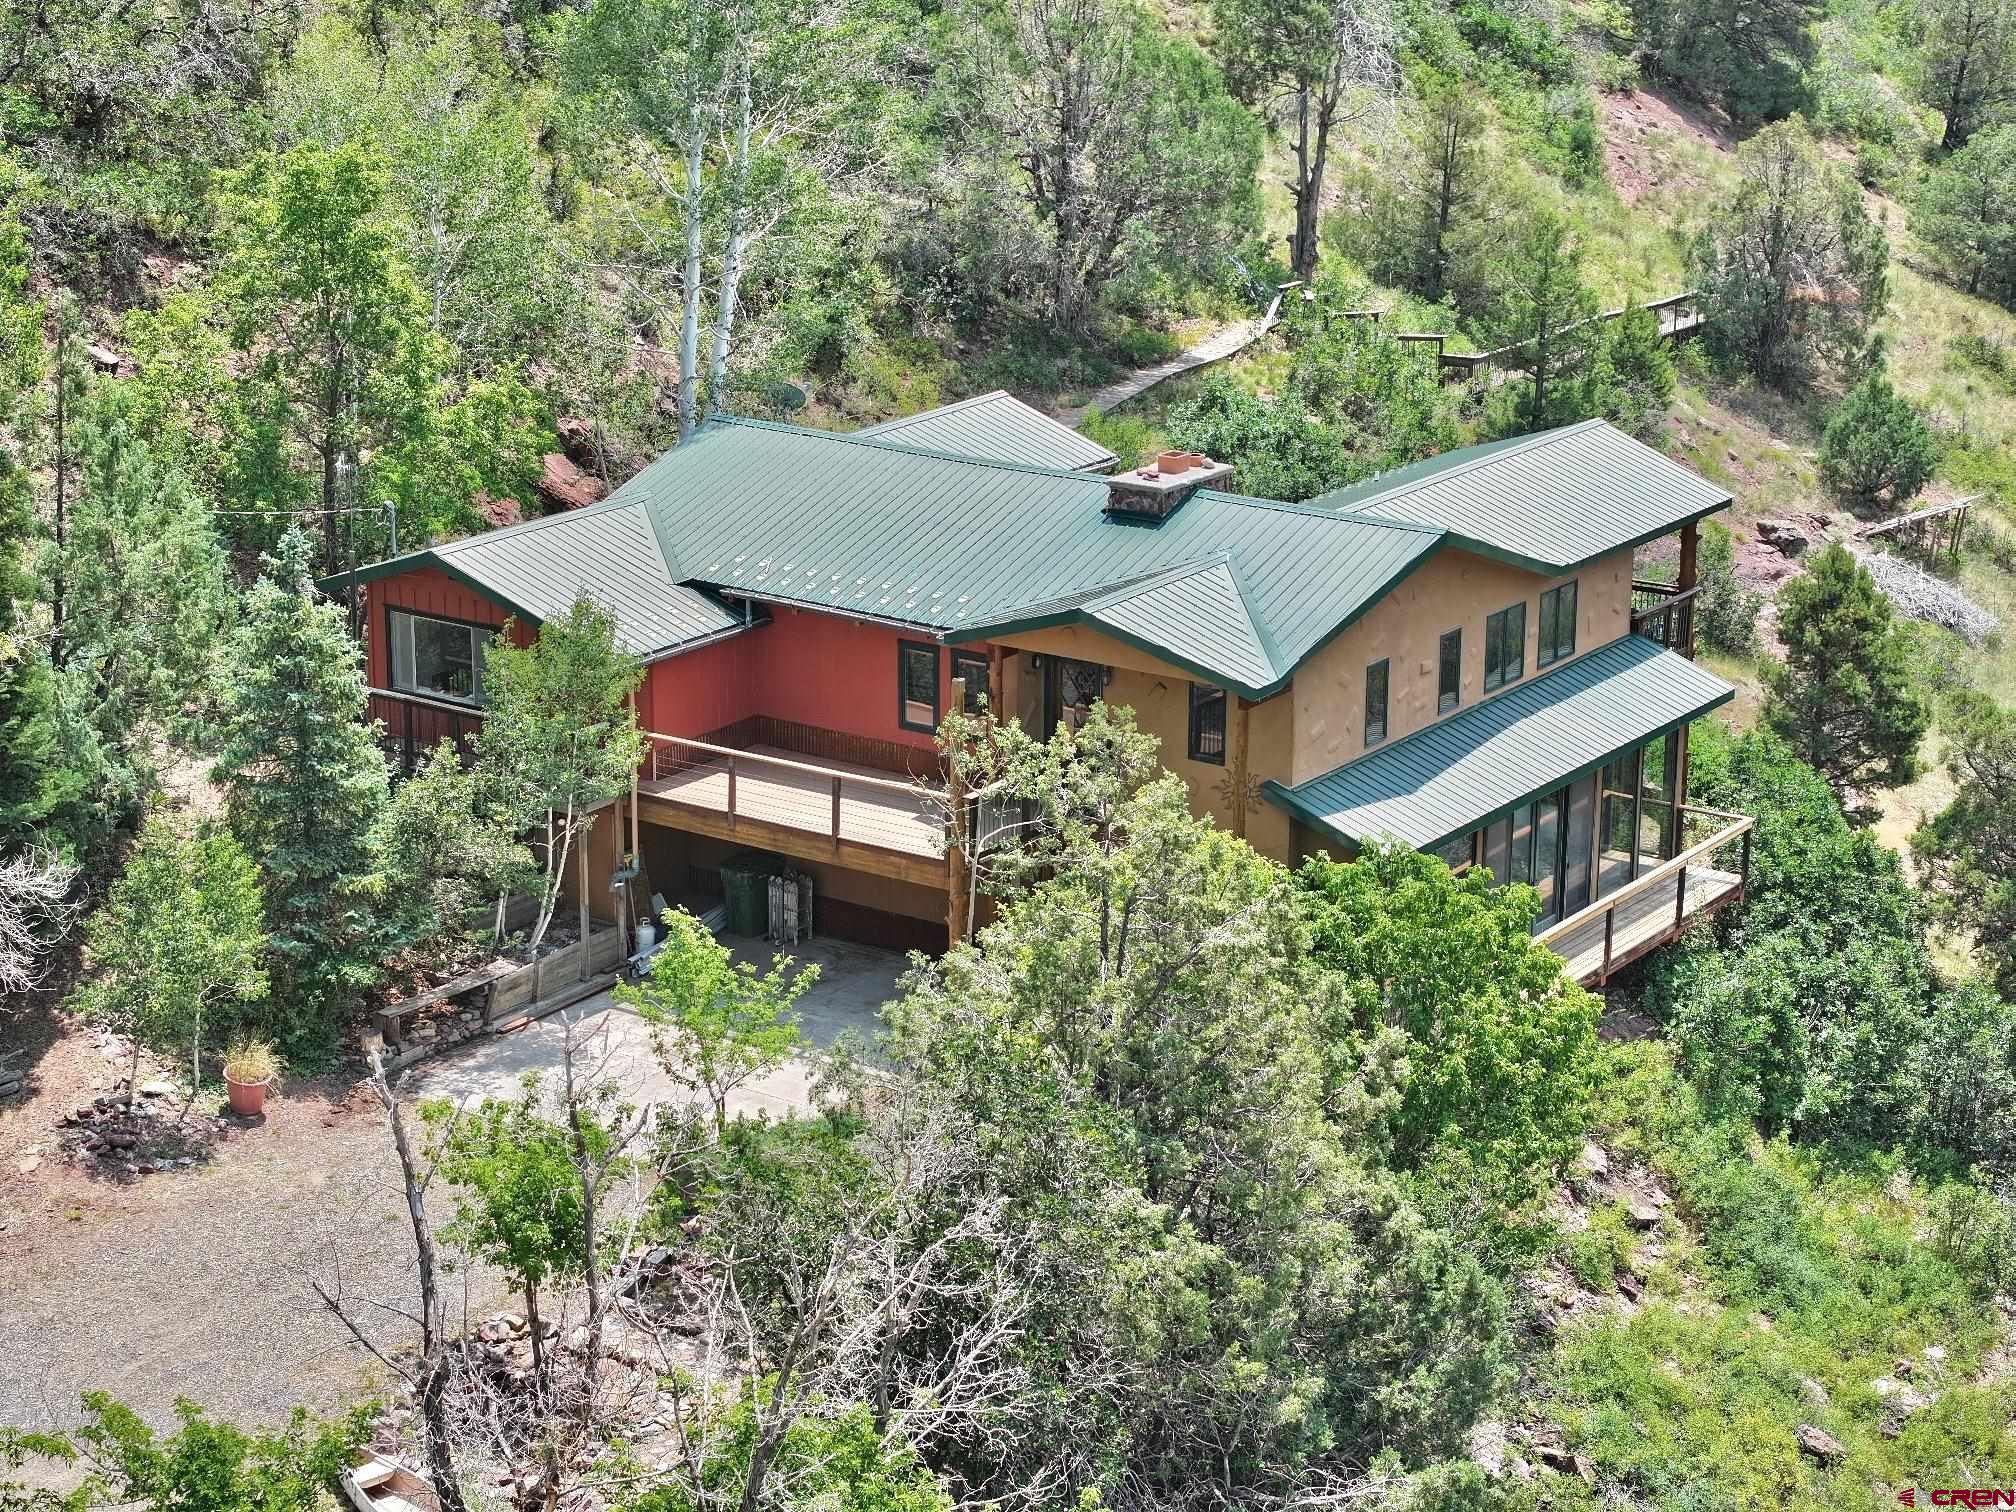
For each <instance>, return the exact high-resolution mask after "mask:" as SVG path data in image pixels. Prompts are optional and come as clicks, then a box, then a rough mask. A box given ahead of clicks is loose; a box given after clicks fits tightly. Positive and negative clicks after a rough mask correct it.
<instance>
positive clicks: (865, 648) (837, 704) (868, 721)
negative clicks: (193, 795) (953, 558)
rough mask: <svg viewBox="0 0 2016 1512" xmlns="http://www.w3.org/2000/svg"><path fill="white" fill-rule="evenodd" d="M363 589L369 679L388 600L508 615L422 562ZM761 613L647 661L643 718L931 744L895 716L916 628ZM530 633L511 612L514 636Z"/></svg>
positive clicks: (379, 677)
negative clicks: (899, 673) (762, 617)
mask: <svg viewBox="0 0 2016 1512" xmlns="http://www.w3.org/2000/svg"><path fill="white" fill-rule="evenodd" d="M365 592H366V603H365V626H366V630H365V639H366V643H367V646H368V654H369V672H370V680H371V686H372V687H374V688H389V687H390V686H391V685H392V684H391V681H390V679H391V667H390V666H389V665H388V663H387V652H386V646H385V610H386V608H387V607H388V606H392V607H397V608H400V609H410V610H412V611H414V612H415V613H417V614H433V615H439V616H440V617H441V618H443V619H453V620H466V621H469V622H471V623H473V624H479V625H501V624H503V623H504V621H505V620H506V619H508V618H510V611H509V610H507V609H505V607H504V606H503V605H502V604H499V603H497V602H495V601H494V600H492V599H487V598H485V597H483V596H482V595H481V594H479V593H477V592H476V591H475V590H474V589H472V588H469V587H467V586H466V585H465V584H463V583H460V582H458V581H456V580H455V579H454V578H452V577H450V576H448V574H447V573H445V572H442V571H440V570H438V569H436V568H432V567H422V568H417V569H415V570H414V571H412V572H405V573H401V574H400V575H399V576H397V577H389V578H380V579H379V580H378V581H377V582H374V583H371V584H370V585H368V587H367V588H366V590H365ZM771 616H772V618H771V623H769V624H768V625H759V626H757V627H756V628H755V629H753V630H748V631H745V632H744V633H742V634H740V635H734V636H730V637H729V638H728V639H726V640H723V641H717V642H715V643H714V644H713V645H709V646H702V647H700V648H699V649H697V650H694V651H687V652H684V653H682V654H681V655H678V656H671V657H667V658H666V659H665V660H663V661H659V662H654V663H652V665H651V666H650V667H649V668H648V669H647V671H646V673H645V680H644V687H643V689H642V691H641V692H640V694H639V697H638V717H639V719H640V721H641V722H642V724H643V725H644V728H645V729H647V730H652V731H655V732H657V733H658V734H661V735H684V736H686V737H687V738H688V739H694V738H697V737H699V736H702V735H705V734H707V733H708V732H709V731H710V730H720V729H724V728H726V727H727V726H729V725H732V724H734V723H735V722H736V721H738V720H741V719H747V718H749V717H751V716H753V715H757V714H767V715H770V716H771V717H772V718H775V719H784V720H790V721H792V722H793V723H797V724H806V725H815V726H817V727H819V728H820V729H826V730H837V731H839V732H841V733H842V734H846V735H858V736H862V737H864V738H867V739H870V740H887V741H891V742H893V743H895V744H897V745H902V746H909V747H913V748H915V749H917V750H930V749H931V744H932V742H931V736H930V735H928V734H926V733H924V732H923V731H920V730H906V729H904V728H903V727H902V726H901V725H900V724H899V723H898V722H897V706H896V645H897V642H898V641H902V640H923V639H925V637H924V636H923V635H921V634H917V635H911V634H906V633H905V632H903V631H899V630H896V629H893V628H891V627H889V626H886V625H871V624H864V623H862V622H860V621H858V620H850V619H843V618H841V617H840V616H838V615H832V614H819V613H816V612H814V611H811V610H805V609H790V608H784V607H781V606H779V607H776V608H773V609H772V610H771ZM531 635H532V632H531V630H530V628H529V627H528V626H526V625H524V624H523V623H522V622H521V623H520V624H519V626H518V636H517V639H518V640H519V642H520V644H524V643H526V642H528V641H529V640H530V639H531ZM972 649H975V650H984V648H983V647H974V648H972ZM951 700H952V651H951V648H950V647H946V646H940V647H939V648H938V707H939V712H940V713H941V714H942V713H943V712H944V711H945V710H946V709H948V708H950V707H951Z"/></svg>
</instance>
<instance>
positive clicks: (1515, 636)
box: [1484, 599, 1526, 693]
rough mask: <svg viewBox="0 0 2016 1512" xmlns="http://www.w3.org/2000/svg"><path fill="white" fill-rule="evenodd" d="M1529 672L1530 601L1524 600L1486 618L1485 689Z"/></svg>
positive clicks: (1508, 681) (1513, 679)
mask: <svg viewBox="0 0 2016 1512" xmlns="http://www.w3.org/2000/svg"><path fill="white" fill-rule="evenodd" d="M1525 675H1526V602H1525V600H1523V599H1522V600H1520V601H1519V602H1518V603H1516V604H1513V605H1512V606H1511V607H1509V608H1506V609H1500V610H1499V611H1498V612H1497V613H1496V614H1494V615H1492V616H1491V617H1490V618H1489V619H1487V620H1486V621H1484V691H1485V692H1487V693H1488V692H1490V691H1491V690H1492V689H1493V688H1502V687H1504V686H1505V684H1507V683H1510V682H1517V681H1519V679H1520V678H1522V677H1524V676H1525Z"/></svg>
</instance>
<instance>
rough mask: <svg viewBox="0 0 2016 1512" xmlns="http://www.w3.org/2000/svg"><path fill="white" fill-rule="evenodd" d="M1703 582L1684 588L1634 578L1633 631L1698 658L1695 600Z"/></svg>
mask: <svg viewBox="0 0 2016 1512" xmlns="http://www.w3.org/2000/svg"><path fill="white" fill-rule="evenodd" d="M1700 592H1701V585H1700V584H1699V583H1696V584H1695V585H1694V586H1693V587H1692V588H1681V587H1678V586H1676V585H1675V584H1672V583H1652V582H1647V581H1646V580H1644V579H1643V578H1633V579H1632V580H1631V633H1632V634H1633V635H1642V636H1644V637H1645V638H1646V639H1647V640H1652V641H1657V642H1658V643H1659V644H1660V645H1662V646H1664V647H1665V648H1666V649H1667V650H1669V651H1677V652H1679V653H1680V655H1682V656H1684V657H1686V658H1687V659H1688V660H1689V661H1692V660H1693V659H1694V603H1695V599H1696V598H1697V597H1698V596H1699V594H1700Z"/></svg>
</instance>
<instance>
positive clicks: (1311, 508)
mask: <svg viewBox="0 0 2016 1512" xmlns="http://www.w3.org/2000/svg"><path fill="white" fill-rule="evenodd" d="M981 397H982V398H983V399H988V400H990V401H991V400H993V399H994V398H996V397H997V396H988V395H983V396H981ZM1008 402H1009V403H1010V404H1015V403H1016V402H1015V401H1013V400H1010V401H1008ZM1017 407H1018V408H1019V409H1021V410H1023V411H1026V412H1027V414H1028V415H1029V416H1031V417H1033V418H1034V419H1035V420H1038V421H1041V422H1042V425H1044V426H1047V427H1050V428H1051V430H1053V431H1062V427H1060V426H1057V425H1056V423H1055V422H1054V421H1050V420H1048V419H1046V418H1045V417H1043V416H1040V415H1037V414H1036V413H1035V411H1033V410H1028V408H1027V406H1019V405H1018V406H1017ZM959 408H960V406H948V407H947V409H946V410H944V411H934V412H932V414H931V415H928V416H916V417H912V419H913V420H915V421H918V422H920V425H918V426H913V427H911V428H909V429H907V430H906V429H902V428H900V427H901V426H903V425H904V424H905V422H897V426H898V427H899V428H897V429H896V431H895V434H896V435H897V436H898V437H899V438H900V439H893V440H892V439H889V438H888V436H889V429H890V428H888V427H877V428H875V429H876V431H877V434H872V435H869V434H860V433H856V434H853V435H846V434H840V433H836V432H832V431H819V430H808V429H805V428H802V427H798V426H791V425H780V424H775V423H772V422H768V421H760V420H740V419H733V418H727V417H722V418H717V419H715V420H712V421H710V422H708V423H707V424H706V425H704V426H703V427H701V429H700V430H699V431H698V432H696V433H695V434H694V436H693V437H692V438H691V439H690V440H688V441H687V442H686V443H685V444H684V445H682V446H679V447H677V448H675V449H673V450H672V451H669V452H667V453H665V454H664V455H663V456H661V457H660V458H658V459H657V460H656V461H655V462H653V463H652V464H651V465H650V466H649V467H647V468H645V469H644V471H643V472H641V473H639V474H638V475H637V476H636V477H634V478H632V479H631V480H630V481H629V482H628V483H626V484H625V485H624V486H623V487H622V488H621V489H619V490H618V491H617V492H616V494H615V496H614V497H613V498H610V499H607V500H605V501H603V502H602V503H601V504H598V505H595V506H593V507H592V508H589V509H584V510H577V511H574V512H572V513H570V514H564V515H556V516H552V517H550V518H547V519H543V520H535V521H532V522H530V523H528V524H525V525H519V526H513V527H511V528H510V529H507V530H499V531H492V532H490V533H488V534H485V535H480V536H473V537H470V538H469V539H467V540H462V541H456V542H452V543H450V544H447V545H443V546H436V547H431V548H429V549H427V550H425V551H418V552H412V553H409V554H408V555H406V556H403V557H399V558H395V559H394V560H392V561H389V562H381V563H378V564H376V565H375V566H372V567H367V568H364V569H362V570H360V571H359V572H357V573H356V574H355V575H354V576H355V579H356V580H357V581H369V580H371V579H374V578H379V577H384V576H387V575H389V574H392V573H396V572H403V571H407V570H409V569H411V568H413V567H417V566H426V565H431V566H437V567H439V568H441V569H442V570H444V571H446V572H449V573H451V574H453V575H454V576H456V577H458V578H460V579H462V580H463V581H464V582H466V583H468V584H470V585H471V586H472V587H474V588H476V589H478V590H479V591H481V592H483V593H485V594H488V595H489V596H491V597H492V598H494V599H497V600H498V601H500V602H502V603H503V604H505V605H506V606H508V607H509V608H511V609H513V610H515V611H516V612H518V613H519V614H521V615H523V616H525V617H527V618H529V619H532V620H535V621H537V620H543V619H546V618H548V617H550V616H552V615H554V614H557V613H560V612H562V611H564V610H565V609H566V608H567V607H568V606H569V605H570V604H572V603H573V601H574V600H575V598H576V597H577V596H579V595H581V594H583V593H587V594H589V595H591V596H593V597H595V598H596V599H598V600H600V601H601V602H603V603H605V604H607V605H609V606H610V607H611V608H612V609H613V610H614V611H615V613H616V615H617V619H618V633H619V636H620V638H621V640H622V642H623V644H624V646H625V647H626V648H627V649H629V650H631V651H633V652H635V653H636V654H638V655H642V656H645V657H655V656H662V655H666V654H669V653H670V652H672V651H675V650H678V649H680V648H681V647H684V646H689V645H693V644H696V643H699V642H701V641H705V640H707V639H710V638H713V637H716V636H720V635H728V634H733V633H734V632H735V631H736V630H737V629H738V628H741V627H742V626H743V625H744V624H746V620H744V619H739V618H738V617H737V611H736V610H735V609H733V608H731V607H729V606H728V605H726V604H724V603H723V602H722V601H721V599H720V598H719V597H717V595H718V594H727V595H731V596H734V597H737V598H741V599H753V600H756V601H758V602H771V601H776V602H783V603H792V604H800V605H803V606H805V607H808V608H813V609H823V610H827V611H830V612H833V613H838V614H846V615H853V616H857V617H862V618H869V619H877V620H883V621H888V622H892V623H896V624H901V625H904V626H909V627H914V628H916V629H918V630H920V631H924V632H929V633H932V634H935V635H937V636H938V637H939V638H940V639H942V640H945V641H950V642H960V641H974V640H981V639H985V638H987V637H988V636H994V635H1006V634H1011V633H1013V632H1015V631H1017V630H1029V629H1035V628H1039V627H1042V626H1048V625H1062V624H1084V625H1091V626H1095V627H1097V628H1098V629H1100V630H1101V631H1102V632H1104V633H1106V634H1108V635H1112V636H1115V637H1117V638H1119V639H1120V640H1123V641H1125V642H1127V643H1129V644H1131V645H1135V646H1138V647H1140V648H1141V649H1143V650H1146V651H1149V652H1151V653H1152V654H1154V655H1156V656H1159V657H1161V658H1162V659H1164V660H1166V661H1168V662H1171V663H1172V664H1174V665H1176V666H1179V667H1182V668H1184V669H1186V670H1188V671H1190V672H1192V673H1194V674H1195V675H1197V676H1198V677H1200V678H1204V679H1208V680H1210V681H1213V682H1216V683H1218V684H1220V685H1221V686H1224V687H1227V688H1230V689H1232V690H1234V691H1236V692H1239V693H1242V694H1244V695H1246V696H1247V697H1250V698H1265V697H1268V696H1270V695H1272V694H1273V693H1276V692H1278V691H1279V690H1280V689H1281V688H1282V687H1283V686H1285V684H1286V683H1287V681H1288V679H1289V678H1290V677H1291V676H1292V675H1293V673H1294V670H1295V668H1296V667H1297V666H1298V665H1299V664H1300V663H1301V662H1302V660H1303V659H1304V658H1305V657H1307V656H1308V655H1309V654H1310V653H1311V652H1312V651H1314V650H1316V649H1317V648H1318V647H1319V646H1321V645H1322V644H1323V643H1324V642H1325V641H1327V640H1328V639H1329V638H1330V637H1332V636H1333V635H1335V634H1337V632H1338V631H1340V630H1342V629H1343V628H1344V627H1345V626H1347V625H1349V624H1351V623H1352V622H1353V621H1354V620H1356V619H1357V618H1358V617H1359V616H1360V615H1362V614H1363V613H1364V612H1365V611H1366V610H1367V609H1369V608H1370V607H1371V606H1372V605H1373V604H1375V603H1377V602H1378V600H1379V599H1380V598H1381V597H1382V596H1383V595H1384V594H1385V593H1386V592H1388V591H1389V590H1390V589H1391V588H1392V587H1393V585H1394V584H1395V583H1397V582H1399V581H1400V580H1401V579H1402V578H1403V577H1405V576H1406V575H1407V574H1408V573H1409V572H1411V571H1412V570H1413V569H1414V568H1415V567H1416V566H1418V565H1419V564H1420V563H1421V562H1422V561H1423V560H1424V559H1426V557H1427V556H1428V555H1429V554H1430V553H1432V552H1433V551H1434V550H1435V549H1436V548H1437V547H1438V546H1441V545H1444V544H1456V545H1463V546H1468V547H1471V548H1472V549H1478V550H1485V551H1488V552H1491V553H1492V554H1495V555H1499V556H1502V557H1506V558H1508V559H1510V560H1514V561H1520V562H1524V563H1528V564H1530V565H1534V566H1537V567H1539V568H1541V569H1542V570H1549V571H1552V570H1562V569H1565V568H1566V567H1567V566H1568V565H1570V564H1572V563H1573V562H1575V561H1580V560H1584V559H1586V558H1588V557H1592V556H1599V555H1602V554H1604V553H1605V552H1608V551H1611V550H1615V549H1617V548H1618V547H1619V546H1620V545H1622V544H1625V541H1626V538H1635V537H1637V536H1640V535H1642V536H1649V535H1654V534H1658V533H1660V531H1661V530H1664V529H1670V528H1672V527H1673V525H1674V524H1675V523H1677V522H1678V521H1679V520H1681V519H1684V518H1688V517H1690V516H1689V515H1688V511H1689V510H1690V509H1691V510H1694V511H1695V512H1696V513H1699V512H1701V510H1702V509H1703V508H1720V507H1721V506H1722V504H1723V503H1726V502H1727V499H1728V495H1727V494H1725V493H1722V492H1721V491H1720V490H1717V489H1715V488H1714V487H1713V486H1712V485H1710V484H1707V483H1705V482H1703V481H1702V480H1700V479H1698V478H1695V477H1694V476H1693V475H1692V474H1690V473H1688V472H1687V471H1686V470H1685V469H1684V468H1681V467H1679V466H1678V465H1677V464H1675V463H1672V462H1669V461H1667V460H1666V459H1665V458H1663V457H1660V456H1659V455H1658V454H1657V453H1656V452H1652V451H1651V450H1649V449H1648V448H1646V447H1643V446H1640V445H1638V443H1636V442H1634V441H1631V440H1629V438H1627V437H1624V436H1622V435H1621V434H1619V433H1617V432H1615V431H1612V430H1610V429H1609V427H1608V426H1605V425H1603V424H1602V422H1600V421H1598V422H1591V423H1589V424H1587V425H1582V426H1571V427H1569V428H1568V429H1566V430H1563V431H1555V432H1549V433H1547V434H1546V435H1542V436H1534V437H1523V438H1520V439H1518V440H1516V441H1508V442H1494V443H1492V444H1491V445H1489V446H1484V447H1472V448H1469V449H1468V450H1465V451H1462V452H1452V453H1450V454H1448V455H1447V456H1444V457H1438V458H1435V459H1433V460H1432V461H1431V462H1427V463H1417V464H1415V465H1414V466H1412V467H1409V468H1406V469H1403V470H1401V471H1400V472H1398V473H1392V474H1388V475H1387V476H1386V478H1384V479H1382V480H1379V481H1378V482H1376V483H1375V484H1370V485H1361V487H1360V488H1358V489H1353V490H1343V491H1340V492H1339V493H1337V494H1333V495H1329V496H1326V498H1325V499H1324V500H1320V501H1317V502H1316V503H1313V504H1307V505H1296V504H1281V503H1276V502H1274V501H1272V500H1267V499H1250V498H1243V497H1240V496H1239V495H1236V494H1229V493H1220V492H1216V491H1213V490H1208V489H1207V490H1203V491H1200V492H1198V493H1197V494H1195V495H1193V496H1192V497H1191V498H1189V499H1188V500H1186V501H1185V502H1184V503H1183V504H1182V505H1181V506H1180V507H1178V508H1177V509H1176V510H1175V511H1173V512H1172V513H1171V514H1169V515H1168V516H1167V517H1165V518H1163V519H1161V520H1159V521H1149V520H1143V519H1140V518H1138V517H1129V516H1125V515H1116V514H1109V513H1108V512H1107V510H1106V502H1107V481H1106V480H1105V479H1104V478H1101V477H1097V476H1094V475H1092V474H1090V473H1087V472H1085V471H1083V470H1082V468H1076V467H1044V466H1036V465H1032V464H1030V463H1027V462H1019V461H1004V460H999V459H985V458H979V457H975V456H970V455H960V454H957V453H955V452H952V451H948V450H943V449H939V448H935V447H923V446H918V445H914V444H911V442H912V440H913V438H914V437H915V436H916V435H917V434H918V433H919V431H920V430H921V429H922V425H921V422H924V421H927V420H931V419H933V417H936V418H937V419H938V420H946V419H947V418H948V416H949V413H950V411H952V410H957V409H959ZM972 408H973V410H974V411H976V412H981V413H987V414H993V415H996V416H998V415H1000V414H1003V413H1006V411H1004V410H1003V409H1002V408H1001V406H999V405H998V404H994V405H981V404H978V403H975V404H974V405H973V406H972ZM1064 434H1066V435H1069V434H1070V433H1069V432H1064ZM944 439H945V441H946V442H947V443H948V444H977V443H967V442H961V441H960V440H959V438H958V437H957V436H945V437H944ZM1052 439H1053V440H1054V439H1055V438H1054V437H1052ZM1079 439H1082V438H1079ZM1676 475H1677V476H1676ZM1585 495H1587V498H1586V499H1585ZM1591 500H1593V501H1594V502H1590V501H1591ZM1704 500H1705V501H1706V503H1705V505H1704ZM1522 501H1523V502H1522ZM1374 505H1376V506H1377V508H1376V509H1375V508H1374V507H1372V506H1374ZM1485 513H1490V514H1491V515H1492V520H1491V521H1490V522H1488V523H1489V526H1490V529H1491V531H1492V540H1491V541H1490V542H1489V543H1486V544H1481V545H1480V544H1479V543H1478V539H1477V538H1476V537H1475V535H1474V532H1476V531H1478V530H1480V529H1484V528H1485V523H1486V522H1482V521H1481V516H1482V515H1483V514H1485ZM1529 516H1530V518H1529ZM1514 543H1516V544H1518V545H1520V546H1523V547H1524V548H1525V552H1526V553H1527V554H1522V553H1521V552H1519V551H1515V550H1513V544H1514ZM1546 552H1551V553H1553V554H1552V555H1539V556H1536V555H1532V554H1530V553H1546ZM344 581H346V579H344V578H335V579H331V580H330V585H331V586H334V585H335V584H339V583H341V582H344Z"/></svg>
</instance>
